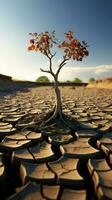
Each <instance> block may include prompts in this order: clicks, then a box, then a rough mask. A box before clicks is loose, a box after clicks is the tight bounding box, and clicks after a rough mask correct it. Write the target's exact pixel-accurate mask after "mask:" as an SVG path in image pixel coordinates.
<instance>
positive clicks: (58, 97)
mask: <svg viewBox="0 0 112 200" xmlns="http://www.w3.org/2000/svg"><path fill="white" fill-rule="evenodd" d="M54 89H55V111H54V116H55V117H60V118H62V103H61V95H60V89H59V87H58V80H57V77H54Z"/></svg>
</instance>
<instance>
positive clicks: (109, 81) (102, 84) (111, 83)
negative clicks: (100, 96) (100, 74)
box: [87, 77, 112, 89]
mask: <svg viewBox="0 0 112 200" xmlns="http://www.w3.org/2000/svg"><path fill="white" fill-rule="evenodd" d="M87 87H88V88H106V89H112V77H109V78H106V79H101V80H96V81H95V83H91V84H89V85H88V86H87Z"/></svg>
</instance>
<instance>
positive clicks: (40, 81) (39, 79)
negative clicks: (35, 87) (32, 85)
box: [36, 76, 50, 83]
mask: <svg viewBox="0 0 112 200" xmlns="http://www.w3.org/2000/svg"><path fill="white" fill-rule="evenodd" d="M36 82H39V83H43V82H44V83H45V82H47V83H49V82H50V80H49V79H48V77H47V76H40V77H38V78H37V79H36Z"/></svg>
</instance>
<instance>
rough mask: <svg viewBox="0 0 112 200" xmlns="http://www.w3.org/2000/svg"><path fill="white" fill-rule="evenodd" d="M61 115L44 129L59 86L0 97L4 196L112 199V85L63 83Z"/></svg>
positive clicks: (0, 187) (0, 189) (0, 192)
mask: <svg viewBox="0 0 112 200" xmlns="http://www.w3.org/2000/svg"><path fill="white" fill-rule="evenodd" d="M61 93H62V102H63V112H64V113H65V114H66V115H67V116H68V117H69V118H71V117H72V120H73V125H74V128H75V130H74V131H73V130H71V129H70V128H68V127H67V126H66V125H63V124H61V123H60V122H59V121H57V123H56V122H54V123H53V124H52V125H51V126H48V127H46V128H44V129H43V130H41V131H39V130H40V129H39V123H40V122H42V120H43V117H45V116H46V115H47V113H49V111H50V110H51V109H52V107H53V105H54V89H53V88H50V87H38V88H33V89H29V90H28V91H23V92H22V91H21V92H20V91H18V92H17V93H16V94H12V95H11V94H9V95H6V96H4V97H2V98H1V99H0V199H1V200H3V199H8V200H45V199H46V200H59V199H61V200H69V199H70V200H99V199H103V200H105V199H106V200H107V199H112V90H108V89H89V88H83V87H78V88H75V87H63V88H61Z"/></svg>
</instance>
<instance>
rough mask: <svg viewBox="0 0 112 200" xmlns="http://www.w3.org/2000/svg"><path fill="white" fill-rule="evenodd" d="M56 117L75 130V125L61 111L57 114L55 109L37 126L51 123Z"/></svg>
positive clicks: (43, 126) (41, 126) (42, 126)
mask: <svg viewBox="0 0 112 200" xmlns="http://www.w3.org/2000/svg"><path fill="white" fill-rule="evenodd" d="M56 119H59V120H60V121H62V122H63V123H64V124H65V125H66V126H68V127H69V128H70V129H71V130H73V131H75V126H74V125H73V123H72V122H71V121H70V120H69V119H67V117H66V116H65V115H64V114H63V113H60V114H57V111H56V110H55V111H54V113H53V115H51V117H50V118H48V119H47V120H46V121H44V122H42V123H41V124H40V127H39V128H45V127H46V126H48V125H50V124H52V122H53V121H54V120H56Z"/></svg>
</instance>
